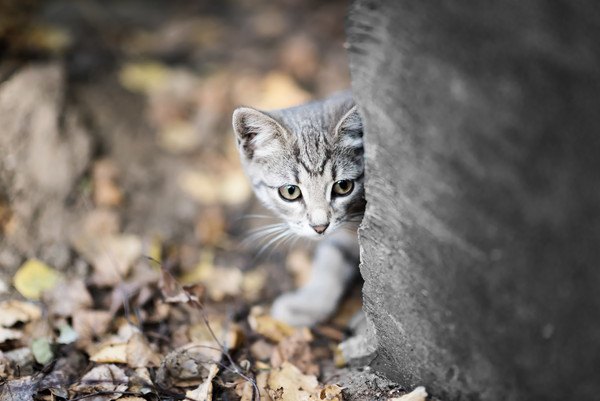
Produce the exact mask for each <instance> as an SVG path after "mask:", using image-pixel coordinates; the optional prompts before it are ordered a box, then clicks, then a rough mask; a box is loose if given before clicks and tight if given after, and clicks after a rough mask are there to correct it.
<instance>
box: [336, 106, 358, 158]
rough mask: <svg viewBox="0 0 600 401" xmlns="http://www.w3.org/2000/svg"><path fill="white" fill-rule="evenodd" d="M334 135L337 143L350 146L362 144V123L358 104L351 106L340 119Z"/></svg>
mask: <svg viewBox="0 0 600 401" xmlns="http://www.w3.org/2000/svg"><path fill="white" fill-rule="evenodd" d="M335 137H336V139H337V141H338V144H340V145H342V146H348V147H352V148H358V147H361V146H362V144H363V124H362V119H361V117H360V114H358V106H354V107H352V108H351V109H350V110H349V111H348V112H347V113H346V114H344V116H343V117H342V118H341V119H340V121H339V122H338V123H337V125H336V127H335Z"/></svg>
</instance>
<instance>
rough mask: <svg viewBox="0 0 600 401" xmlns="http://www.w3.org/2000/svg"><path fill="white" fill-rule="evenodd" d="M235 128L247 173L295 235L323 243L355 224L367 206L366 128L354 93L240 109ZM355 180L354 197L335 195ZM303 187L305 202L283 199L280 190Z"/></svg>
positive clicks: (234, 116) (236, 112)
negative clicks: (339, 185) (321, 228)
mask: <svg viewBox="0 0 600 401" xmlns="http://www.w3.org/2000/svg"><path fill="white" fill-rule="evenodd" d="M233 126H234V130H235V132H236V134H237V141H238V147H239V150H240V155H241V158H242V162H243V165H244V168H245V170H246V173H247V175H248V176H249V178H250V180H251V182H252V185H253V187H254V191H255V192H256V194H257V196H258V198H259V199H260V200H261V201H262V202H263V203H264V204H265V205H266V206H267V207H268V208H270V209H271V210H273V211H274V212H275V213H276V214H278V215H279V216H280V217H281V218H283V219H284V220H285V221H286V222H287V224H288V226H289V229H290V230H291V232H293V233H295V234H298V235H301V236H307V237H313V238H317V237H319V236H320V235H319V234H317V233H316V232H315V231H314V230H313V229H312V228H311V226H315V225H323V224H329V228H328V229H327V232H326V233H325V234H329V233H333V232H335V230H336V229H338V228H339V227H341V226H342V225H344V224H346V223H354V222H356V221H357V220H359V219H360V218H361V216H362V213H363V211H364V207H365V200H364V189H363V141H362V123H361V119H360V116H359V114H358V111H357V109H356V106H355V104H354V101H353V100H352V96H351V93H350V92H348V91H347V92H340V93H338V94H335V95H333V96H331V97H329V98H327V99H325V100H321V101H315V102H311V103H308V104H304V105H301V106H297V107H292V108H288V109H282V110H275V111H269V112H263V111H258V110H255V109H252V108H248V107H241V108H238V109H236V110H235V112H234V115H233ZM339 180H352V181H353V182H354V189H353V191H352V192H351V193H350V195H348V196H344V197H341V196H337V197H336V196H332V187H333V185H334V183H335V182H336V181H339ZM283 185H297V186H299V187H300V189H301V191H302V198H301V199H300V200H298V201H294V202H289V201H285V200H283V199H282V198H281V197H280V196H279V193H278V188H279V187H281V186H283Z"/></svg>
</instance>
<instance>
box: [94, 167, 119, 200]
mask: <svg viewBox="0 0 600 401" xmlns="http://www.w3.org/2000/svg"><path fill="white" fill-rule="evenodd" d="M118 176H119V171H118V169H117V167H116V166H115V164H114V162H112V161H111V160H108V159H102V160H98V161H96V162H95V163H94V168H93V172H92V179H93V183H94V203H95V204H96V205H98V206H109V207H110V206H118V205H120V204H121V202H122V200H123V193H122V192H121V190H120V189H119V187H118V185H117V178H118Z"/></svg>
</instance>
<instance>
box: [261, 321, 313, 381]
mask: <svg viewBox="0 0 600 401" xmlns="http://www.w3.org/2000/svg"><path fill="white" fill-rule="evenodd" d="M312 340H313V337H312V334H311V333H310V330H308V329H307V328H304V329H299V330H297V331H296V332H295V333H294V334H292V335H291V336H289V337H286V338H284V339H282V340H281V341H280V342H279V344H277V347H275V350H274V351H273V354H272V355H271V365H272V366H273V367H275V368H277V367H280V366H282V365H283V363H285V362H289V363H291V364H292V365H294V366H296V367H297V368H298V369H300V371H301V372H302V373H304V374H308V375H315V376H318V375H319V365H318V364H317V363H316V362H315V356H314V355H313V352H312V348H311V346H310V342H311V341H312Z"/></svg>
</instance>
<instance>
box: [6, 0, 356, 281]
mask: <svg viewBox="0 0 600 401" xmlns="http://www.w3.org/2000/svg"><path fill="white" fill-rule="evenodd" d="M346 6H347V4H346V2H345V1H299V0H286V1H281V2H269V1H248V0H232V1H219V2H210V1H193V2H190V1H147V0H144V1H141V0H139V1H136V0H126V1H123V0H118V1H117V0H115V1H94V0H83V1H60V0H57V1H54V0H50V1H36V0H26V1H11V0H3V1H2V3H1V7H2V12H1V13H0V51H1V54H2V62H1V63H0V80H1V81H2V82H3V83H2V85H3V87H4V88H3V89H2V96H3V101H2V107H3V109H2V110H1V111H0V113H2V114H1V115H0V116H1V117H2V124H1V125H2V127H3V128H2V130H3V131H4V132H3V133H2V137H3V138H2V139H1V141H2V142H0V144H1V145H2V150H1V151H0V156H2V160H1V161H0V163H1V164H0V167H1V171H2V172H1V173H0V185H1V186H0V225H1V227H2V235H3V241H2V245H1V246H0V251H1V252H0V266H1V267H2V270H3V273H5V274H4V276H3V277H2V278H3V280H4V281H5V283H10V276H11V274H12V273H13V272H14V271H15V269H16V268H17V267H18V266H19V265H20V264H21V263H22V262H23V261H24V260H26V259H27V258H28V257H38V258H40V259H42V260H44V261H45V262H46V263H48V264H50V265H52V266H53V267H54V268H56V269H69V268H72V266H73V265H74V262H75V261H77V259H78V256H80V254H81V252H77V246H76V245H75V242H76V241H74V238H82V235H83V236H85V235H84V234H85V233H81V232H80V231H81V230H84V231H85V230H86V229H84V228H83V227H84V226H85V224H84V223H85V222H88V225H92V226H94V225H99V224H102V225H103V226H111V225H112V228H106V227H104V228H103V229H106V230H109V231H111V230H112V231H111V232H114V233H116V232H119V233H129V234H132V235H135V236H138V237H139V239H140V241H141V242H143V245H144V247H146V248H147V246H148V244H149V243H151V242H152V241H154V242H155V243H158V242H157V241H159V243H160V248H161V249H162V251H163V252H166V256H165V255H162V256H163V257H164V258H165V260H171V259H169V258H172V259H177V264H178V265H180V267H181V268H183V269H185V268H186V266H194V265H195V264H196V262H197V260H199V259H200V254H201V253H202V251H203V250H207V249H208V250H210V251H211V252H212V254H214V255H215V257H220V253H221V252H220V251H222V250H227V251H230V250H236V251H239V250H240V248H239V246H238V242H239V241H240V240H241V239H243V237H244V233H247V229H248V228H249V227H248V226H249V225H250V226H252V225H253V224H258V225H260V224H264V222H262V221H261V222H256V221H248V220H251V219H245V218H244V217H243V216H245V215H248V214H254V213H257V212H256V211H253V212H251V210H253V208H254V207H255V205H254V201H253V198H252V195H251V190H250V188H249V186H248V185H247V182H246V179H245V177H244V175H243V173H242V172H241V170H240V166H239V162H238V156H237V153H236V150H235V148H234V140H233V139H234V138H233V134H232V130H231V122H230V121H231V113H232V110H233V109H234V108H235V107H236V106H239V105H249V106H253V107H257V108H262V109H271V108H281V107H286V106H291V105H295V104H298V103H302V102H305V101H307V100H310V99H313V98H317V97H321V96H325V95H327V94H329V93H331V92H333V91H336V90H340V89H344V88H347V87H348V85H349V77H348V66H347V60H346V54H345V50H344V48H343V40H344V20H345V12H346ZM42 126H43V127H42ZM38 131H39V132H38ZM258 213H259V214H263V213H262V212H258ZM90 219H91V220H94V219H95V220H94V221H92V222H91V223H90V222H89V221H88V220H90ZM96 220H98V221H96ZM250 228H251V227H250ZM94 229H97V228H93V229H90V230H92V231H93V230H94ZM88 231H89V230H88ZM88 234H89V233H88ZM245 245H251V246H250V247H252V245H256V246H258V245H260V244H259V243H258V242H257V243H254V244H253V243H252V241H251V242H250V243H249V244H245ZM79 248H82V246H79ZM73 251H75V252H73ZM227 253H228V254H229V252H227ZM245 260H247V259H245ZM173 263H175V262H173ZM242 267H244V266H242ZM5 287H6V285H5Z"/></svg>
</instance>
